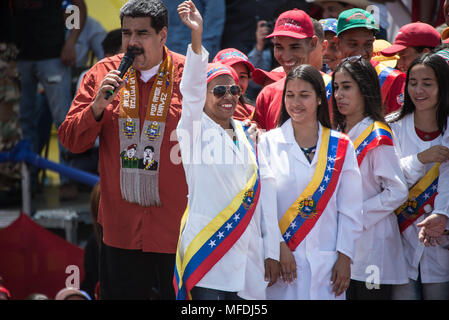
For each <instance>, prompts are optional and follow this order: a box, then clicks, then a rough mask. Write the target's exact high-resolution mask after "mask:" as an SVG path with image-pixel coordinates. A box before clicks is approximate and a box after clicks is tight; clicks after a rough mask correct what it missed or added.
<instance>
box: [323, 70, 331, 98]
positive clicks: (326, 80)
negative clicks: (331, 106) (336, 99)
mask: <svg viewBox="0 0 449 320" xmlns="http://www.w3.org/2000/svg"><path fill="white" fill-rule="evenodd" d="M321 76H322V77H323V81H324V87H325V88H326V97H327V100H329V101H330V99H331V97H332V77H331V76H330V75H328V74H327V73H324V72H323V73H321Z"/></svg>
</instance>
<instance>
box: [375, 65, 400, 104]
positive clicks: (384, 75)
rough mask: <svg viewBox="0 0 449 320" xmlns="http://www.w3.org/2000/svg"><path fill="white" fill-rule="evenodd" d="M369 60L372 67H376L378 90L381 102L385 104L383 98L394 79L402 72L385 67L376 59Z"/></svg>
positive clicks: (385, 96)
mask: <svg viewBox="0 0 449 320" xmlns="http://www.w3.org/2000/svg"><path fill="white" fill-rule="evenodd" d="M373 61H374V60H371V63H372V64H373V67H374V69H376V72H377V76H378V77H379V85H380V91H381V93H382V103H383V104H385V102H386V101H385V100H386V98H387V96H388V92H390V89H391V86H392V85H393V83H394V81H395V79H396V78H397V77H398V76H401V74H403V73H402V72H401V71H399V70H396V69H393V68H390V67H387V66H386V65H383V64H382V63H379V62H378V61H374V62H373Z"/></svg>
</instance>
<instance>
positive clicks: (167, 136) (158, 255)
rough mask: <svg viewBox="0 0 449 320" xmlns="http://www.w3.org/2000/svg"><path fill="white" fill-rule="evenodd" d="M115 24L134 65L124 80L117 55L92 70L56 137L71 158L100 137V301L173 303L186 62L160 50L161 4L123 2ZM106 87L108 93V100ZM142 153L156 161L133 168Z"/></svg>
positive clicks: (182, 194)
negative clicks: (179, 127) (178, 128)
mask: <svg viewBox="0 0 449 320" xmlns="http://www.w3.org/2000/svg"><path fill="white" fill-rule="evenodd" d="M120 18H121V24H122V47H123V50H124V51H125V52H126V51H128V50H130V51H133V52H134V54H135V59H134V62H133V64H132V66H131V67H130V68H129V69H128V71H127V73H126V75H125V77H124V80H122V79H121V78H120V77H119V74H120V72H119V71H118V70H117V68H118V67H119V64H120V61H121V59H122V58H123V54H118V55H115V56H112V57H108V58H105V59H103V60H101V61H100V62H98V63H97V64H96V65H95V66H93V67H92V68H91V69H90V70H89V72H88V73H87V74H86V75H85V76H84V78H83V81H82V83H81V85H80V88H79V90H78V92H77V94H76V96H75V99H74V100H73V102H72V105H71V107H70V111H69V113H68V114H67V117H66V119H65V121H64V122H63V123H62V125H61V127H60V128H59V130H58V135H59V139H60V141H61V143H62V144H63V145H64V146H65V147H66V148H67V149H69V150H70V151H72V152H74V153H80V152H83V151H85V150H87V149H89V148H91V147H92V146H93V145H94V142H95V139H96V138H97V136H99V137H100V148H99V154H100V163H99V166H100V188H101V197H100V204H99V208H98V222H99V223H100V225H101V226H102V229H103V234H102V241H101V248H100V258H99V260H100V261H99V263H100V285H101V287H100V297H101V298H102V299H150V297H152V298H154V296H152V292H153V291H157V292H158V294H159V296H158V298H161V299H174V298H175V294H174V290H173V286H172V280H173V270H174V265H175V252H176V245H177V240H178V234H179V226H180V221H181V216H182V214H183V212H184V210H185V208H186V204H187V184H186V181H185V174H184V169H183V166H182V163H181V157H180V155H179V144H178V141H177V138H176V134H173V133H175V130H176V126H177V124H178V121H179V119H180V115H181V93H180V88H179V83H180V81H181V76H182V71H183V69H184V61H185V57H184V56H182V55H180V54H177V53H174V52H172V51H170V50H168V48H167V47H166V46H165V41H166V39H167V9H166V7H165V6H164V4H163V3H162V2H161V1H160V0H132V1H128V2H127V3H126V4H125V5H124V6H123V7H122V8H121V10H120ZM110 90H115V91H114V93H113V94H112V96H110V97H109V98H108V99H107V100H106V99H105V98H106V93H107V92H108V91H110ZM130 146H132V149H134V150H133V152H132V155H131V156H130V153H127V152H126V151H127V150H129V148H130ZM149 147H151V148H149ZM148 149H151V150H153V152H154V153H153V154H152V155H153V158H152V160H154V161H157V162H158V165H157V166H139V165H135V163H137V164H138V163H140V161H141V160H142V159H143V158H144V154H145V150H148ZM121 154H122V156H121Z"/></svg>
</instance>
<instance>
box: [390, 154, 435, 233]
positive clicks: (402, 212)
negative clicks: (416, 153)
mask: <svg viewBox="0 0 449 320" xmlns="http://www.w3.org/2000/svg"><path fill="white" fill-rule="evenodd" d="M439 167H440V164H439V163H436V164H435V165H434V166H433V167H432V168H431V169H430V170H429V172H427V173H426V175H425V176H424V177H422V178H421V180H419V181H418V182H417V183H416V184H415V185H414V186H413V187H412V188H411V189H410V193H409V195H408V200H407V201H406V202H405V203H404V204H403V205H402V206H400V207H399V208H398V209H396V211H395V213H396V216H397V218H398V223H399V230H400V231H401V233H402V232H403V231H404V230H405V229H407V227H408V226H410V225H411V224H413V223H414V222H415V221H416V219H418V218H419V217H420V216H421V215H422V214H423V213H425V209H424V207H425V206H426V205H430V206H432V208H433V202H434V200H435V196H436V195H437V189H438V176H439Z"/></svg>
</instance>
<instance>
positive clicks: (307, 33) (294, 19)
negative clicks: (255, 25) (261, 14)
mask: <svg viewBox="0 0 449 320" xmlns="http://www.w3.org/2000/svg"><path fill="white" fill-rule="evenodd" d="M314 34H315V33H314V32H313V24H312V20H311V19H310V17H309V15H308V14H307V13H305V12H304V11H302V10H299V9H293V10H289V11H285V12H283V13H282V14H281V15H280V16H279V18H278V19H277V20H276V24H275V25H274V30H273V32H272V33H271V34H269V35H268V36H266V38H271V37H276V36H285V37H291V38H296V39H305V38H312V37H313V36H314Z"/></svg>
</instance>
